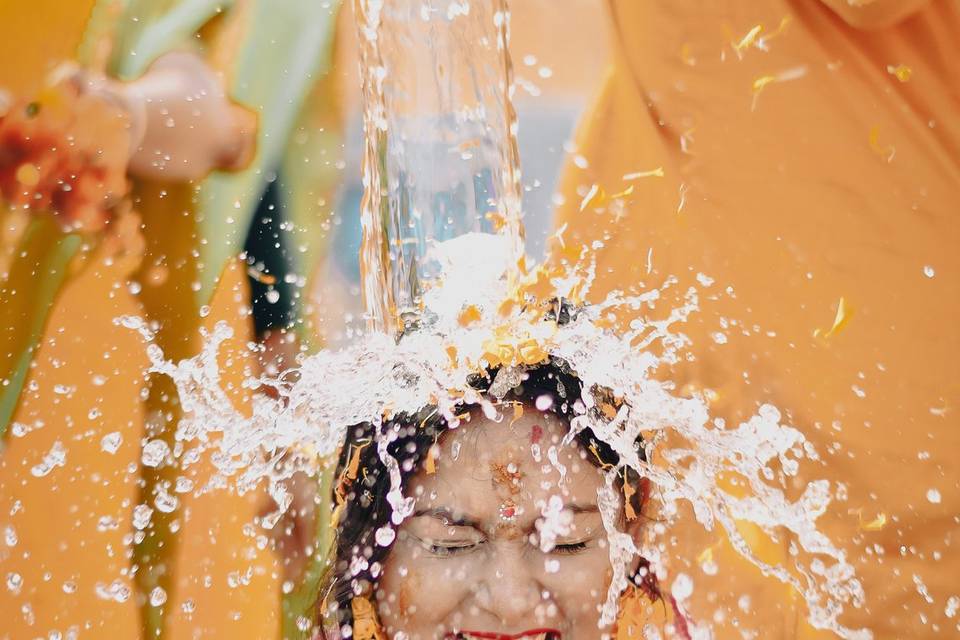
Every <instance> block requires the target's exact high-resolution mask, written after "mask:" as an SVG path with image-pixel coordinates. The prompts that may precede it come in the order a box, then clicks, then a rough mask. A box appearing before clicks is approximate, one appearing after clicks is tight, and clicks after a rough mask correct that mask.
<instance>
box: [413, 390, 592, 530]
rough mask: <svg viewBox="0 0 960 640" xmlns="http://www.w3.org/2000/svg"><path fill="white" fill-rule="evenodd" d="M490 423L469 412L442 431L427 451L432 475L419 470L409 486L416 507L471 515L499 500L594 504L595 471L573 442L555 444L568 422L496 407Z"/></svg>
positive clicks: (490, 509) (492, 510)
mask: <svg viewBox="0 0 960 640" xmlns="http://www.w3.org/2000/svg"><path fill="white" fill-rule="evenodd" d="M502 413H503V418H502V419H501V420H499V421H491V420H488V419H486V418H484V417H483V415H482V414H481V413H479V412H478V413H474V414H472V416H471V420H470V422H464V423H463V424H462V425H461V426H460V427H458V428H457V429H454V430H451V431H448V432H446V433H445V434H444V435H443V436H442V437H441V439H440V441H439V442H438V445H437V447H436V449H435V453H436V455H435V464H434V468H435V469H436V471H435V472H434V473H426V472H425V471H421V473H419V474H418V475H417V477H416V478H415V479H414V481H413V483H412V484H411V489H412V490H413V493H412V495H413V496H415V497H417V505H418V508H433V507H441V506H442V507H447V508H451V509H455V510H460V511H464V512H469V513H471V514H473V515H476V516H477V517H488V516H495V515H496V513H497V512H498V511H497V510H498V509H499V507H500V505H502V503H503V501H504V500H505V499H507V498H509V499H510V500H511V501H514V502H516V503H517V504H527V505H528V506H530V507H535V506H536V505H537V504H538V503H540V502H541V501H546V500H548V499H549V498H550V497H551V496H556V495H559V496H560V497H561V498H562V499H563V500H564V502H569V503H577V504H579V505H583V506H586V505H591V504H596V500H597V490H598V489H599V488H600V486H601V484H602V483H603V478H602V475H601V473H600V470H599V468H598V467H597V466H596V465H595V464H593V463H592V462H591V461H590V460H589V458H588V456H590V455H592V454H590V453H588V452H585V451H583V450H582V449H581V447H580V446H579V445H578V444H577V443H576V442H575V441H574V442H572V443H569V444H563V443H562V441H563V439H564V436H566V435H567V432H568V430H569V426H568V425H567V423H566V422H565V421H563V420H561V419H559V418H557V417H556V416H554V415H553V414H550V413H541V412H540V411H537V410H536V409H535V408H533V407H528V406H525V407H524V408H523V415H522V416H519V417H517V416H516V414H515V412H514V410H513V408H512V407H510V406H505V407H503V411H502Z"/></svg>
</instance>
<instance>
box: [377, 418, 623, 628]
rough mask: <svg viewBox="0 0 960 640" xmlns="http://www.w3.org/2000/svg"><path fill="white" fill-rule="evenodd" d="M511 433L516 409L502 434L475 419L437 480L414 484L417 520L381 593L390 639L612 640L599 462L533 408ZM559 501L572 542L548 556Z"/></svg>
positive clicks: (443, 452) (442, 458) (457, 436)
mask: <svg viewBox="0 0 960 640" xmlns="http://www.w3.org/2000/svg"><path fill="white" fill-rule="evenodd" d="M510 422H511V413H510V410H509V409H508V410H507V411H506V417H505V418H504V420H503V421H502V422H499V423H495V422H490V421H488V420H485V419H484V418H483V417H482V416H479V415H474V416H473V420H472V422H470V423H468V424H466V425H464V426H463V427H461V428H459V429H457V430H453V431H449V432H447V433H446V434H445V435H444V436H443V437H442V438H441V440H440V442H439V443H438V445H437V446H436V447H435V448H434V451H435V454H436V455H435V465H434V468H435V471H434V472H433V473H430V472H429V469H430V465H429V464H428V465H426V467H427V469H426V470H422V471H421V472H420V473H419V474H418V476H417V477H416V478H415V479H414V480H413V482H412V484H411V487H410V490H409V492H408V495H413V496H415V497H416V507H415V511H414V515H413V516H412V517H410V518H408V519H406V520H405V521H404V522H403V524H402V525H401V526H400V528H399V531H398V536H397V541H396V543H395V544H394V547H393V549H392V550H391V553H390V555H389V557H388V559H387V560H386V562H385V564H384V567H383V577H382V578H381V580H380V583H379V587H378V590H377V593H376V601H377V608H378V611H379V614H380V620H381V623H382V624H383V626H384V627H385V629H386V632H387V634H388V635H389V637H391V638H397V637H399V638H409V639H410V640H427V639H434V638H445V637H448V634H451V636H450V637H452V636H453V634H456V633H464V634H465V635H466V636H468V637H469V636H470V635H471V632H474V633H479V634H481V635H482V634H505V635H515V636H516V637H527V636H524V635H523V633H524V632H526V631H532V630H537V629H554V630H556V631H559V632H560V634H561V635H562V637H563V638H564V640H585V639H588V638H600V637H603V636H604V634H605V633H609V629H602V628H599V627H598V626H597V623H598V620H599V619H600V607H601V605H602V603H603V602H604V600H605V599H606V593H607V587H608V585H609V583H610V576H611V574H610V560H609V555H608V548H607V538H606V532H605V530H604V527H603V523H602V521H601V517H600V513H599V511H598V509H597V491H598V490H599V489H600V488H601V487H602V485H603V483H604V480H603V476H602V474H601V472H600V470H599V469H598V468H597V466H595V465H594V464H592V463H591V462H590V461H589V460H588V459H587V458H586V456H587V455H592V454H587V453H585V452H583V451H581V450H580V448H579V447H577V446H576V445H566V446H561V445H560V440H561V438H562V437H563V436H564V434H565V433H566V426H565V425H564V424H563V423H561V422H560V421H559V420H558V419H556V418H554V417H553V416H552V415H547V414H541V413H539V412H536V411H534V410H533V409H531V408H527V409H526V412H525V415H524V416H523V417H521V418H520V419H519V420H516V421H515V422H513V424H512V425H511V424H510ZM551 459H552V461H551ZM557 498H559V500H561V501H562V507H560V508H562V513H561V515H560V520H561V521H562V522H564V523H565V524H566V526H565V527H562V528H561V529H566V530H565V531H563V530H561V531H558V534H557V537H556V542H555V546H554V547H553V549H552V550H550V551H546V552H544V551H543V550H541V545H540V538H541V531H542V524H543V522H544V516H543V513H544V510H545V509H546V508H547V507H548V505H550V502H551V499H553V504H554V506H555V507H556V506H557ZM484 637H490V636H489V635H486V636H484ZM530 637H538V636H534V635H531V636H530Z"/></svg>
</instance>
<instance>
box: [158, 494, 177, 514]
mask: <svg viewBox="0 0 960 640" xmlns="http://www.w3.org/2000/svg"><path fill="white" fill-rule="evenodd" d="M179 503H180V501H179V500H177V498H176V496H172V495H170V494H169V493H167V492H166V490H165V489H160V490H158V491H157V496H156V497H155V498H154V499H153V506H155V507H156V508H157V511H160V512H161V513H171V512H173V510H174V509H176V508H177V505H178V504H179Z"/></svg>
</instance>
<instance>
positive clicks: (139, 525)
mask: <svg viewBox="0 0 960 640" xmlns="http://www.w3.org/2000/svg"><path fill="white" fill-rule="evenodd" d="M152 515H153V509H151V508H150V507H149V506H147V505H145V504H138V505H137V506H136V507H134V508H133V526H134V528H136V529H141V530H142V529H146V528H147V526H148V525H149V524H150V516H152Z"/></svg>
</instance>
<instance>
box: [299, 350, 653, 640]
mask: <svg viewBox="0 0 960 640" xmlns="http://www.w3.org/2000/svg"><path fill="white" fill-rule="evenodd" d="M496 373H497V371H491V372H489V374H488V375H486V376H476V377H475V378H474V379H472V380H471V381H470V384H471V386H473V387H474V388H475V389H477V390H478V391H481V392H484V393H487V392H489V388H490V384H491V381H492V380H494V379H495V376H496ZM582 390H583V383H582V382H581V381H580V379H579V378H578V377H577V376H576V375H575V374H574V373H573V372H572V371H570V369H569V368H568V367H567V366H566V364H565V363H563V362H560V361H557V360H548V361H547V362H545V363H542V364H540V365H538V366H536V367H533V368H531V369H528V370H527V372H526V375H525V379H524V380H522V382H520V384H519V385H518V386H516V387H515V388H513V389H512V390H510V391H509V392H508V393H507V394H506V395H505V396H504V397H503V401H504V402H519V403H522V404H524V405H526V406H528V407H533V406H535V403H536V401H537V399H538V398H541V397H542V396H547V397H548V398H550V399H551V400H552V403H551V406H550V408H549V409H547V411H549V412H551V413H553V414H554V415H556V416H557V417H558V418H560V419H561V420H563V421H564V422H565V423H566V424H567V425H569V424H570V421H571V420H572V419H573V418H574V417H575V416H576V415H578V413H582V412H583V408H582V406H580V407H576V408H575V405H576V404H577V402H578V400H579V399H580V397H581V392H582ZM611 401H612V399H611ZM541 406H543V405H542V404H541ZM470 408H472V407H470V406H468V405H463V406H462V407H461V409H462V410H464V411H466V410H468V409H470ZM578 410H579V411H578ZM459 428H461V429H463V428H467V429H468V428H470V427H469V424H467V425H465V426H462V427H459ZM449 429H450V427H449V425H448V423H447V421H446V420H445V419H444V418H443V417H442V416H440V415H439V414H438V413H437V412H436V410H435V408H432V407H431V408H427V409H425V410H423V411H421V412H419V413H418V414H416V415H402V416H396V417H394V418H393V419H391V420H389V421H385V424H384V426H383V428H382V430H381V435H378V433H377V429H376V427H374V426H373V425H371V424H360V425H357V426H355V427H352V428H350V429H348V432H347V436H346V441H345V443H344V446H343V448H342V449H341V453H340V459H339V462H338V465H337V472H336V473H337V475H336V476H335V477H336V478H339V479H341V480H340V482H337V483H335V484H336V486H335V488H334V496H333V498H334V501H335V503H337V502H342V507H341V509H342V510H341V512H340V515H339V519H338V521H337V525H336V534H335V538H334V542H333V548H332V549H331V551H330V554H329V557H328V566H327V568H326V573H325V575H324V576H323V578H322V579H321V583H320V589H319V601H318V603H317V608H316V615H317V618H318V622H319V623H320V625H321V626H323V625H324V624H325V623H326V624H327V625H330V626H329V627H327V629H330V628H332V627H333V624H334V623H335V624H336V627H337V628H343V627H344V626H345V625H351V626H352V624H353V612H352V606H351V603H352V600H353V598H354V597H355V596H357V595H366V596H368V597H371V598H372V595H373V594H374V593H375V592H376V586H377V581H378V579H379V576H380V574H381V573H382V570H383V565H384V563H385V561H386V559H387V557H388V556H389V554H390V549H391V547H392V544H393V543H391V544H390V545H386V546H382V545H380V544H378V543H377V541H376V539H375V536H376V532H377V530H379V529H380V528H382V527H385V526H393V525H392V523H391V515H392V513H393V508H392V506H391V505H390V504H389V503H388V501H387V492H388V491H389V490H390V488H391V487H390V476H389V472H388V470H387V468H386V467H385V465H384V464H383V462H382V461H381V459H380V456H379V454H378V451H377V440H378V438H383V437H384V435H382V434H392V435H391V436H390V437H393V440H392V441H391V442H389V444H388V446H387V452H388V453H389V454H390V455H391V456H392V457H393V458H394V459H395V460H396V461H397V463H398V464H399V468H400V476H401V489H402V490H403V491H404V492H405V493H406V489H407V487H408V486H409V483H410V480H411V479H412V478H413V477H414V476H415V475H416V474H417V473H418V472H419V471H420V469H421V468H422V466H423V464H424V462H425V460H426V458H427V456H428V455H429V451H430V448H431V447H432V446H433V445H434V444H436V442H437V441H438V440H439V439H440V437H441V436H442V435H443V434H444V433H445V432H446V431H448V430H449ZM574 441H575V442H576V443H577V444H578V445H579V446H580V447H581V448H582V449H583V451H585V452H588V453H587V455H586V459H587V460H588V461H590V462H591V463H592V464H594V465H595V466H597V467H601V468H602V467H607V466H608V465H614V466H615V465H617V464H618V463H619V461H620V457H619V456H618V455H617V453H616V452H615V451H614V450H613V449H612V448H611V447H610V446H609V445H608V444H606V443H605V442H603V441H602V440H600V439H599V438H597V437H596V436H595V435H594V434H593V432H592V431H591V430H590V429H583V430H581V431H579V432H578V433H577V434H576V435H575V436H574ZM634 447H635V448H636V451H637V454H638V455H639V456H640V458H641V459H643V458H644V452H643V447H642V442H641V441H640V440H639V439H638V440H637V441H636V442H634ZM358 451H359V453H358ZM351 463H352V465H351ZM351 467H352V468H351ZM348 470H349V471H350V472H351V473H350V475H351V476H353V477H354V479H352V480H345V478H346V477H347V471H348ZM623 473H624V474H625V478H623V479H622V480H623V481H626V482H629V483H630V484H631V485H632V486H634V487H636V488H637V491H636V492H634V493H632V494H631V495H630V497H629V500H630V503H631V506H632V507H633V511H634V512H635V513H637V514H640V513H641V512H642V507H643V505H644V502H645V501H646V493H647V491H646V489H645V487H646V484H645V483H644V482H640V478H639V477H638V475H637V474H636V472H635V471H633V469H630V468H625V469H624V471H623ZM338 492H339V499H338V495H337V494H338ZM361 558H362V560H360V559H361ZM644 564H645V563H644ZM323 637H326V636H323Z"/></svg>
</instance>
